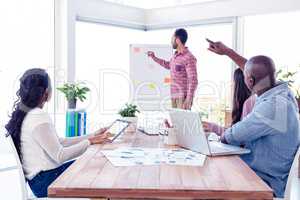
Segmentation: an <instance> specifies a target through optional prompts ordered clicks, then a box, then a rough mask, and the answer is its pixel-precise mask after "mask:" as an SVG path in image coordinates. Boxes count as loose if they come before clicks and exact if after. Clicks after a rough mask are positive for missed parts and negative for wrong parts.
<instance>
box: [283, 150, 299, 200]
mask: <svg viewBox="0 0 300 200" xmlns="http://www.w3.org/2000/svg"><path fill="white" fill-rule="evenodd" d="M299 159H300V146H299V147H298V150H297V153H296V155H295V158H294V161H293V163H292V166H291V169H290V173H289V177H288V180H287V184H286V189H285V194H284V199H285V200H295V199H299V198H300V178H299V174H298V173H299V167H300V166H299Z"/></svg>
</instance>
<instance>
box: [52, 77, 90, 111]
mask: <svg viewBox="0 0 300 200" xmlns="http://www.w3.org/2000/svg"><path fill="white" fill-rule="evenodd" d="M57 90H59V91H61V92H62V93H64V94H65V96H66V98H67V101H68V108H69V109H75V108H76V102H77V99H79V100H80V101H81V102H83V101H84V100H85V99H86V94H87V92H89V91H90V89H89V88H88V87H86V86H84V83H82V82H81V83H65V84H64V85H63V86H62V87H58V88H57Z"/></svg>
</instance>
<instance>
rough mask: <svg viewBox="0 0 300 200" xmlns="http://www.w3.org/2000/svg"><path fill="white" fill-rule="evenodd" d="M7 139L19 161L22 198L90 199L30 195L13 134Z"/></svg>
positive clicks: (51, 199) (24, 199) (48, 199)
mask: <svg viewBox="0 0 300 200" xmlns="http://www.w3.org/2000/svg"><path fill="white" fill-rule="evenodd" d="M7 139H8V140H9V143H10V145H11V147H12V150H13V154H14V157H15V159H16V163H17V168H16V169H17V170H18V172H19V177H20V183H21V190H22V191H21V192H22V200H63V199H64V200H66V199H68V200H89V199H83V198H36V197H34V196H33V195H32V196H33V197H31V196H30V195H28V191H27V184H26V181H25V176H24V172H23V168H22V164H21V161H20V159H19V155H18V153H17V149H16V148H15V145H14V143H13V140H12V138H11V136H8V137H7Z"/></svg>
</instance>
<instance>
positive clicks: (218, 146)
mask: <svg viewBox="0 0 300 200" xmlns="http://www.w3.org/2000/svg"><path fill="white" fill-rule="evenodd" d="M209 147H210V150H211V152H212V153H218V152H232V151H233V150H234V149H233V148H232V147H230V148H229V147H226V146H225V145H224V144H222V143H219V142H210V144H209Z"/></svg>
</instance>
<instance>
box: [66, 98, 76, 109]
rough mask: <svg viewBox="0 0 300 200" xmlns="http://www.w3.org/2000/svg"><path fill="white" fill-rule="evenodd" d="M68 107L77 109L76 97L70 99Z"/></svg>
mask: <svg viewBox="0 0 300 200" xmlns="http://www.w3.org/2000/svg"><path fill="white" fill-rule="evenodd" d="M68 108H69V109H75V108H76V99H71V100H69V101H68Z"/></svg>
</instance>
